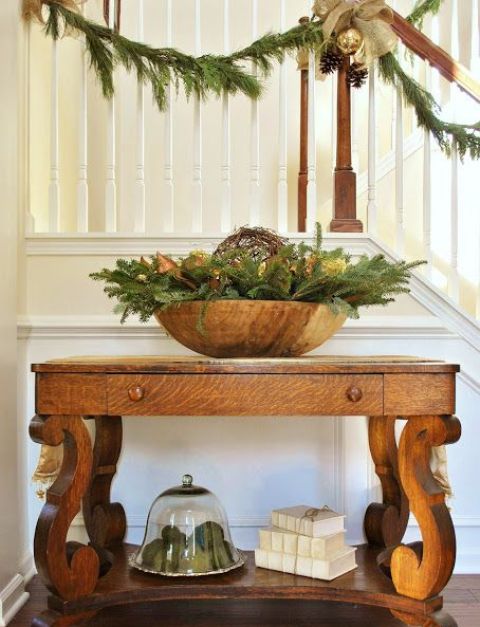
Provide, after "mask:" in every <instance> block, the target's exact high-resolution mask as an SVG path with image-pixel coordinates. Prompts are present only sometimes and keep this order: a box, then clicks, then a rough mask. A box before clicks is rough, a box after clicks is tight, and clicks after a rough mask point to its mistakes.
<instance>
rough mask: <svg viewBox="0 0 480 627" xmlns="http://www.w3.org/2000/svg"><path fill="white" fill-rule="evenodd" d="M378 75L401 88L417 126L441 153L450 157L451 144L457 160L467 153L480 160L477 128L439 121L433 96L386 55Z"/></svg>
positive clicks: (392, 58)
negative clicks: (426, 131)
mask: <svg viewBox="0 0 480 627" xmlns="http://www.w3.org/2000/svg"><path fill="white" fill-rule="evenodd" d="M379 72H380V76H381V78H382V79H383V81H384V82H385V83H387V84H390V85H394V86H395V87H400V89H401V91H402V94H403V99H404V101H405V103H406V104H408V105H410V106H411V107H413V108H414V110H415V113H416V116H417V122H418V125H419V126H420V127H421V128H424V129H426V130H428V131H430V133H432V135H433V137H434V138H435V140H436V141H437V142H438V144H439V146H440V148H441V149H442V150H443V152H445V153H446V154H447V155H450V154H451V151H452V142H454V143H455V144H456V147H457V150H458V154H459V155H460V157H462V158H463V157H464V156H465V155H466V154H467V152H468V153H469V154H470V156H471V157H472V159H480V135H478V129H477V127H476V126H475V125H470V126H467V125H463V124H454V123H452V122H444V121H443V120H441V119H440V118H439V117H438V115H437V111H439V106H438V105H437V103H436V102H435V99H434V98H433V96H432V95H431V94H430V93H429V92H428V91H426V90H425V89H424V88H423V87H422V86H421V85H420V84H419V83H418V82H417V81H416V80H415V79H413V78H412V77H411V76H408V74H407V73H406V72H405V71H404V70H403V69H402V66H401V65H400V63H399V62H398V60H397V59H396V57H395V55H393V54H392V53H388V54H386V55H385V56H383V57H381V58H380V59H379Z"/></svg>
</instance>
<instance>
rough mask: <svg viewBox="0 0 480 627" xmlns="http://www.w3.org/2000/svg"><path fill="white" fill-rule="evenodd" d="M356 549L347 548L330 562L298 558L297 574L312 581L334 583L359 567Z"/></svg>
mask: <svg viewBox="0 0 480 627" xmlns="http://www.w3.org/2000/svg"><path fill="white" fill-rule="evenodd" d="M355 551H356V549H353V548H350V547H349V548H347V549H344V550H343V551H341V552H340V553H337V555H336V556H334V557H333V558H331V559H329V560H316V559H313V558H312V557H300V556H298V557H297V564H296V574H297V575H303V576H304V577H311V578H312V579H324V580H326V581H332V579H336V578H337V577H340V575H344V574H345V573H348V572H349V571H351V570H353V569H354V568H356V567H357V563H356V561H355Z"/></svg>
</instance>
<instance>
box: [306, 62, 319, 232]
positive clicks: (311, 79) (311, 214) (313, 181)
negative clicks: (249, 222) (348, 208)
mask: <svg viewBox="0 0 480 627" xmlns="http://www.w3.org/2000/svg"><path fill="white" fill-rule="evenodd" d="M315 106H316V80H315V53H314V52H313V51H312V52H310V57H309V64H308V176H307V229H306V230H307V233H312V232H313V230H314V228H315V220H316V217H317V145H316V143H317V142H316V139H317V134H316V125H315V118H316V116H315Z"/></svg>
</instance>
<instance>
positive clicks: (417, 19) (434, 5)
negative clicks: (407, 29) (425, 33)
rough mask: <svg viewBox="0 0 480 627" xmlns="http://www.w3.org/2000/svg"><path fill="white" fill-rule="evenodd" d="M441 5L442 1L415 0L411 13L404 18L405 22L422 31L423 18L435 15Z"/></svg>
mask: <svg viewBox="0 0 480 627" xmlns="http://www.w3.org/2000/svg"><path fill="white" fill-rule="evenodd" d="M442 4H443V0H417V2H416V3H415V6H414V8H413V11H412V12H411V13H410V15H409V16H408V17H407V18H406V19H407V22H410V24H413V25H414V26H416V27H417V28H419V29H420V30H422V28H423V21H424V19H425V17H426V16H427V15H428V14H432V15H436V14H437V13H438V12H439V11H440V8H441V7H442Z"/></svg>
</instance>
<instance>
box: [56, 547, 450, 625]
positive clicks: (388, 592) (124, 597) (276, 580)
mask: <svg viewBox="0 0 480 627" xmlns="http://www.w3.org/2000/svg"><path fill="white" fill-rule="evenodd" d="M136 549H137V547H136V546H134V545H129V544H124V545H122V546H120V547H118V548H116V549H115V550H114V551H113V554H114V564H113V566H112V568H111V570H110V571H109V572H108V574H107V575H105V576H104V577H103V578H102V579H100V581H99V583H98V585H97V588H96V590H95V592H94V593H92V594H90V595H88V596H85V597H81V598H79V599H76V600H74V601H64V600H62V599H60V598H58V597H55V596H50V597H49V603H48V605H49V607H50V609H52V610H56V611H57V612H59V613H61V614H63V615H71V614H80V613H82V612H88V611H98V610H100V609H103V608H106V607H113V606H117V605H131V604H135V603H152V602H157V601H158V602H161V601H166V600H180V599H182V600H213V599H298V600H304V601H309V600H311V601H332V602H335V601H337V602H343V603H355V604H360V605H370V606H377V607H386V608H389V609H392V610H398V611H404V612H409V613H414V614H417V615H428V614H430V613H432V612H434V611H436V610H438V609H440V608H441V607H442V603H443V601H442V598H441V597H435V598H433V599H428V600H426V601H416V600H414V599H409V598H407V597H404V596H401V595H398V594H397V593H396V592H395V589H394V587H393V584H392V582H391V581H390V580H389V579H388V578H387V577H386V576H385V575H384V574H383V573H382V572H381V571H380V570H379V568H378V566H377V564H376V556H377V554H378V550H376V549H373V548H371V547H369V546H368V545H362V546H359V547H358V551H357V563H358V568H357V569H355V570H354V571H352V572H350V573H347V574H345V575H343V576H341V577H338V578H337V579H335V580H334V581H331V582H326V581H320V580H317V579H309V578H308V577H301V576H297V575H290V574H286V573H279V572H276V571H271V570H266V569H262V568H256V567H255V562H254V555H253V553H252V552H246V557H247V560H246V564H245V566H243V567H242V568H239V569H238V570H234V571H231V572H230V573H226V574H222V575H211V576H208V577H185V578H168V577H161V576H158V575H149V574H146V573H142V572H140V571H137V570H135V569H133V568H131V567H130V566H129V565H128V557H129V555H130V554H131V553H133V552H134V551H135V550H136Z"/></svg>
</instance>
